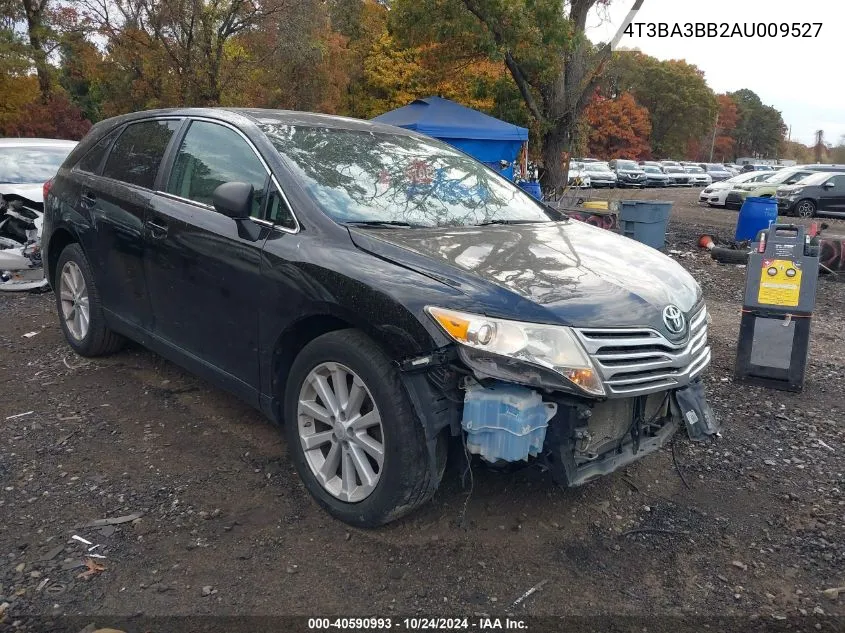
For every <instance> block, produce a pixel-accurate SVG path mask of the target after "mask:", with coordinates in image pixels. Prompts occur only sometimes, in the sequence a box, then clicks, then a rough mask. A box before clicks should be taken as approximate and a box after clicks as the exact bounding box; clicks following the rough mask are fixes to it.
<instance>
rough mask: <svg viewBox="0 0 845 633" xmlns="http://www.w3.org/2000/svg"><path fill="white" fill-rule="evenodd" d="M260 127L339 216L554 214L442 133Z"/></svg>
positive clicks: (461, 218)
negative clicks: (448, 142)
mask: <svg viewBox="0 0 845 633" xmlns="http://www.w3.org/2000/svg"><path fill="white" fill-rule="evenodd" d="M260 127H261V129H262V130H263V131H264V133H265V134H267V136H268V138H269V139H270V141H271V142H272V143H273V145H274V146H275V148H276V150H278V152H279V154H281V155H282V157H283V158H285V159H287V162H288V163H289V165H290V167H291V168H292V169H293V171H294V172H295V174H296V175H297V176H298V178H299V181H300V183H301V184H302V186H303V187H304V188H305V190H306V191H307V192H308V193H309V195H310V196H311V198H312V199H313V200H314V202H316V203H317V205H318V206H319V207H320V209H321V210H322V211H323V212H324V213H325V214H326V215H328V216H329V217H331V218H332V219H334V220H335V221H337V222H373V223H377V222H386V223H404V224H409V225H411V226H426V227H435V226H473V225H478V224H482V223H485V222H491V221H510V222H549V221H550V218H549V216H548V215H547V214H546V213H545V211H543V208H542V207H541V206H540V205H539V203H537V202H536V201H535V200H534V199H533V198H532V197H531V196H529V195H528V194H527V193H525V192H524V191H522V190H521V189H519V188H518V187H516V186H515V185H513V184H511V183H510V182H508V181H507V180H505V179H504V178H502V177H501V176H499V175H498V174H496V173H495V172H494V171H493V170H491V169H488V168H487V167H485V166H484V165H483V164H482V163H479V162H478V161H476V160H474V159H472V158H470V157H468V156H466V155H465V154H462V153H460V152H459V151H457V150H455V149H454V148H452V147H451V146H449V145H446V144H445V143H441V142H440V141H436V140H434V139H429V138H421V137H418V136H410V135H404V134H390V133H383V132H365V131H356V130H339V129H327V128H319V127H300V126H292V125H285V124H281V123H272V124H270V123H264V124H262V125H261V126H260Z"/></svg>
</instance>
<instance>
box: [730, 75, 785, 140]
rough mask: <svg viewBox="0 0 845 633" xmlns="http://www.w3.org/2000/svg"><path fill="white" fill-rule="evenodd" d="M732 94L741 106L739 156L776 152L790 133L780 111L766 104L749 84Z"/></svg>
mask: <svg viewBox="0 0 845 633" xmlns="http://www.w3.org/2000/svg"><path fill="white" fill-rule="evenodd" d="M729 96H730V97H731V98H732V99H733V100H734V102H735V103H736V106H737V114H738V121H737V125H736V127H735V128H734V139H735V141H736V153H737V156H752V157H773V156H776V155H777V153H778V151H779V149H780V146H781V142H782V141H783V137H784V135H785V134H786V125H785V124H784V122H783V117H782V116H781V114H780V112H779V111H778V110H775V109H774V108H773V107H772V106H767V105H764V104H763V102H762V101H761V100H760V97H759V96H758V95H757V94H756V93H755V92H753V91H752V90H748V89H747V88H743V89H742V90H737V91H736V92H732V93H730V94H729Z"/></svg>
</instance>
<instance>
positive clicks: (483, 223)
mask: <svg viewBox="0 0 845 633" xmlns="http://www.w3.org/2000/svg"><path fill="white" fill-rule="evenodd" d="M551 221H552V220H502V219H498V220H485V221H484V222H479V223H478V224H476V225H475V226H490V225H491V224H544V223H546V222H551Z"/></svg>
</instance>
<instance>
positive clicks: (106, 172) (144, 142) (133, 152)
mask: <svg viewBox="0 0 845 633" xmlns="http://www.w3.org/2000/svg"><path fill="white" fill-rule="evenodd" d="M181 124H182V122H181V121H179V120H175V119H172V120H164V121H142V122H140V123H131V124H129V125H127V126H126V129H125V130H124V131H123V133H122V134H121V135H120V136H119V137H118V139H117V140H116V141H115V143H114V146H113V147H112V150H111V153H110V154H109V157H108V159H106V164H105V167H103V176H106V177H108V178H114V179H115V180H121V181H123V182H126V183H129V184H131V185H138V186H139V187H146V188H147V189H152V188H153V187H154V185H155V181H156V175H157V174H158V168H159V165H161V159H162V157H163V156H164V151H165V150H166V149H167V145H168V143H170V139H171V138H172V137H173V134H174V133H175V132H176V130H178V129H179V126H180V125H181Z"/></svg>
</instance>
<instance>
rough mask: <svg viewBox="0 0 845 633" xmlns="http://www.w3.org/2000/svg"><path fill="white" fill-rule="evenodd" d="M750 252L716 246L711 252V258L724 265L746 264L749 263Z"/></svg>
mask: <svg viewBox="0 0 845 633" xmlns="http://www.w3.org/2000/svg"><path fill="white" fill-rule="evenodd" d="M749 252H750V251H748V250H744V249H735V248H722V247H719V246H715V247H713V249H712V250H711V251H710V257H712V258H713V259H715V260H716V261H717V262H721V263H722V264H746V263H748V253H749Z"/></svg>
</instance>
